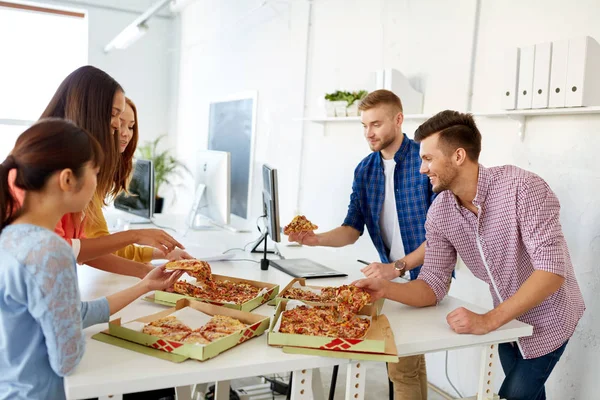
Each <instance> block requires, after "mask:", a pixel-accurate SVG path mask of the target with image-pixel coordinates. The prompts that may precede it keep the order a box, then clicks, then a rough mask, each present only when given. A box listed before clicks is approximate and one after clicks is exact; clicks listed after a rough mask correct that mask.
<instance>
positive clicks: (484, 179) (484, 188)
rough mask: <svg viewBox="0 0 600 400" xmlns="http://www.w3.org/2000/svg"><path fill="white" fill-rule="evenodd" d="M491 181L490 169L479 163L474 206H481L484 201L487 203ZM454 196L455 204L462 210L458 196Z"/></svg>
mask: <svg viewBox="0 0 600 400" xmlns="http://www.w3.org/2000/svg"><path fill="white" fill-rule="evenodd" d="M490 182H491V176H490V171H489V170H488V169H487V168H486V167H484V166H483V165H481V164H479V172H478V174H477V193H475V198H474V199H473V205H474V206H476V207H481V206H482V205H483V203H485V198H486V196H487V193H488V188H489V186H490ZM452 197H453V198H454V204H455V206H456V208H457V209H459V210H460V207H461V205H460V202H459V201H458V198H457V197H456V196H454V195H453V196H452Z"/></svg>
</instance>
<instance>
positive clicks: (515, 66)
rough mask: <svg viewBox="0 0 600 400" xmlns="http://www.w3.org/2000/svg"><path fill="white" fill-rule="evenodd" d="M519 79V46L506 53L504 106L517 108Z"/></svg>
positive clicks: (510, 108) (505, 108) (509, 108)
mask: <svg viewBox="0 0 600 400" xmlns="http://www.w3.org/2000/svg"><path fill="white" fill-rule="evenodd" d="M518 80H519V48H518V47H517V48H514V49H510V50H508V51H506V53H505V54H504V83H503V86H502V108H503V109H504V110H514V109H515V108H517V82H518Z"/></svg>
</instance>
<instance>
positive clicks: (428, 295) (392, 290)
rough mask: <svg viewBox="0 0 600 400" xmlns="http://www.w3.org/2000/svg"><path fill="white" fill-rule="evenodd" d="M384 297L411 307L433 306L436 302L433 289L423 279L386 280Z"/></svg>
mask: <svg viewBox="0 0 600 400" xmlns="http://www.w3.org/2000/svg"><path fill="white" fill-rule="evenodd" d="M384 297H385V298H386V299H390V300H393V301H397V302H398V303H402V304H406V305H408V306H413V307H427V306H434V305H435V304H436V303H437V298H436V297H435V293H434V291H433V290H432V289H431V287H430V286H429V285H428V284H427V283H425V281H422V280H419V279H416V280H414V281H411V282H408V283H396V282H390V281H388V282H387V283H386V287H385V294H384Z"/></svg>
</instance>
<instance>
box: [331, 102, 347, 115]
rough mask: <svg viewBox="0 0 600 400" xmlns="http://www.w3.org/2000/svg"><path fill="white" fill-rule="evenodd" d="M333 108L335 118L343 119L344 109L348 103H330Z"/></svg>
mask: <svg viewBox="0 0 600 400" xmlns="http://www.w3.org/2000/svg"><path fill="white" fill-rule="evenodd" d="M332 103H333V106H334V107H335V116H336V117H345V116H346V107H348V102H347V101H346V100H340V101H332Z"/></svg>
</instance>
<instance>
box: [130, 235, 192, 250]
mask: <svg viewBox="0 0 600 400" xmlns="http://www.w3.org/2000/svg"><path fill="white" fill-rule="evenodd" d="M128 232H131V235H133V240H132V243H137V244H141V245H146V246H151V247H154V248H155V249H157V250H158V251H160V252H162V253H163V254H169V253H170V252H172V251H173V250H175V248H176V247H179V248H180V249H185V247H184V246H183V245H182V244H181V243H179V242H178V241H177V240H175V239H174V238H173V237H172V236H171V235H169V234H168V233H167V232H165V231H163V230H160V229H134V230H131V231H128Z"/></svg>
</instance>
